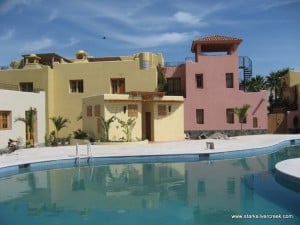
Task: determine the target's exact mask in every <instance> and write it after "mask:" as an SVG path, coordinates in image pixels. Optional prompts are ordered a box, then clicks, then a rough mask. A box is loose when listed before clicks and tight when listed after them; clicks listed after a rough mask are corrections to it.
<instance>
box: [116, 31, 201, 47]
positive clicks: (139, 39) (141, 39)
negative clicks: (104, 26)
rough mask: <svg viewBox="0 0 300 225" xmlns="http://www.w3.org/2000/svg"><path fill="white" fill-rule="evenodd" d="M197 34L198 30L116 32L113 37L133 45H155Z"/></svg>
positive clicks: (177, 40)
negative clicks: (147, 33) (143, 32)
mask: <svg viewBox="0 0 300 225" xmlns="http://www.w3.org/2000/svg"><path fill="white" fill-rule="evenodd" d="M197 35H198V32H182V33H179V32H169V33H161V34H152V35H149V36H133V35H123V34H118V35H116V36H115V37H114V38H116V39H118V40H120V41H124V42H127V43H130V44H132V45H133V46H134V47H157V46H161V45H169V44H177V43H180V42H185V41H187V40H190V39H191V38H193V37H195V36H197Z"/></svg>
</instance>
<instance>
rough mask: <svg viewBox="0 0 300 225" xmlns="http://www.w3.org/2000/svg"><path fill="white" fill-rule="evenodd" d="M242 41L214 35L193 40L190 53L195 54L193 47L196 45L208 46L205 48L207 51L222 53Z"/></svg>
mask: <svg viewBox="0 0 300 225" xmlns="http://www.w3.org/2000/svg"><path fill="white" fill-rule="evenodd" d="M242 41H243V40H242V39H240V38H236V37H229V36H223V35H218V34H214V35H210V36H206V37H203V38H200V39H197V40H194V41H193V43H192V47H191V51H192V52H195V47H196V45H197V44H201V45H202V46H210V47H209V48H206V49H207V50H208V51H219V50H220V51H223V50H224V49H227V48H229V47H230V46H232V45H236V44H237V45H239V44H240V43H241V42H242ZM211 46H214V47H211Z"/></svg>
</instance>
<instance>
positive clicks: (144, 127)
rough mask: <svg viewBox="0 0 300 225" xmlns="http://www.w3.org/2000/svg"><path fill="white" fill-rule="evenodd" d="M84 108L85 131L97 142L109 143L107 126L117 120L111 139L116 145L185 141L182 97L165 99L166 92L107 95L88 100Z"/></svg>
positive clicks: (84, 100)
mask: <svg viewBox="0 0 300 225" xmlns="http://www.w3.org/2000/svg"><path fill="white" fill-rule="evenodd" d="M82 106H83V108H82V112H83V130H84V131H86V132H88V133H89V134H90V135H91V136H92V137H93V138H95V139H97V140H102V139H105V138H104V136H105V128H104V127H103V122H104V121H108V120H109V119H111V118H114V120H113V122H112V123H111V124H110V127H109V134H108V139H109V140H112V141H122V140H123V141H124V140H125V141H138V140H143V139H147V140H149V141H165V140H169V141H170V140H183V139H184V137H185V135H184V124H183V117H184V116H183V114H184V113H183V97H181V96H165V95H164V93H162V92H129V93H128V94H103V95H98V96H92V97H87V98H84V99H83V104H82ZM120 121H121V122H120ZM122 123H123V126H122ZM132 123H134V126H133V127H132V130H131V128H130V124H132ZM127 128H129V129H127Z"/></svg>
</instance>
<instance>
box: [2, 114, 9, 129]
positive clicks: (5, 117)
mask: <svg viewBox="0 0 300 225" xmlns="http://www.w3.org/2000/svg"><path fill="white" fill-rule="evenodd" d="M10 115H11V112H10V111H0V130H7V129H10V128H11V120H10V117H11V116H10Z"/></svg>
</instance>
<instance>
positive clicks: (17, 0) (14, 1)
mask: <svg viewBox="0 0 300 225" xmlns="http://www.w3.org/2000/svg"><path fill="white" fill-rule="evenodd" d="M33 1H34V0H6V1H3V2H2V3H1V4H0V15H3V14H6V13H8V12H9V11H11V10H13V9H15V8H16V7H18V6H22V5H23V6H24V5H30V4H32V2H33Z"/></svg>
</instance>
